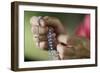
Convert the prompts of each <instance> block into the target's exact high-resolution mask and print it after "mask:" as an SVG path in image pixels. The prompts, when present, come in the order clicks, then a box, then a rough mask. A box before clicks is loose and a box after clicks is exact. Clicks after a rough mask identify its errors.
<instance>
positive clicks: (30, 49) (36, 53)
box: [24, 11, 85, 61]
mask: <svg viewBox="0 0 100 73" xmlns="http://www.w3.org/2000/svg"><path fill="white" fill-rule="evenodd" d="M32 16H53V17H57V18H58V19H59V20H60V21H61V22H62V24H63V25H64V27H65V28H66V32H67V33H68V34H69V35H73V34H74V33H75V29H76V27H77V26H78V25H79V24H80V22H82V21H83V19H84V16H85V14H76V13H54V12H36V11H24V25H25V26H24V31H25V32H24V39H25V41H24V49H25V50H24V60H25V61H43V60H48V52H47V51H44V50H41V49H39V48H37V47H36V46H35V42H34V41H33V38H32V36H33V34H32V32H31V25H30V18H31V17H32Z"/></svg>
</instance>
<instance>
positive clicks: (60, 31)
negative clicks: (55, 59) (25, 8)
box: [30, 16, 89, 60]
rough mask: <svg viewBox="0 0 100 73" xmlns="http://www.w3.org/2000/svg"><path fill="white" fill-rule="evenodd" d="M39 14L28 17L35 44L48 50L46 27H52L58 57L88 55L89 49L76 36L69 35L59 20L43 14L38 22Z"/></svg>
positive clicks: (67, 57)
mask: <svg viewBox="0 0 100 73" xmlns="http://www.w3.org/2000/svg"><path fill="white" fill-rule="evenodd" d="M39 18H40V17H39V16H33V17H32V18H31V19H30V24H31V26H32V29H31V30H32V33H33V39H34V40H35V42H36V46H37V47H39V48H40V49H43V50H48V49H47V48H48V46H47V45H48V42H47V33H48V27H49V26H50V27H52V28H53V29H54V31H55V32H54V33H53V35H54V39H55V41H54V42H55V46H56V50H57V52H58V54H59V57H60V59H62V60H63V59H69V58H84V57H89V50H88V49H87V48H86V47H84V45H83V44H82V43H80V42H79V43H77V44H76V42H78V41H80V39H78V38H77V37H70V36H69V35H68V34H67V32H65V28H64V26H63V24H62V23H61V22H60V20H59V19H58V18H56V17H50V16H44V17H43V18H42V19H41V20H40V24H39V23H38V20H39Z"/></svg>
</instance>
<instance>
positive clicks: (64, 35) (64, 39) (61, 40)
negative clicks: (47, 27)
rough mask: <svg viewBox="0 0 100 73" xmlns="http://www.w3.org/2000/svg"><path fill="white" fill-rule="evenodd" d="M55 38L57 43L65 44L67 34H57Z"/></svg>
mask: <svg viewBox="0 0 100 73" xmlns="http://www.w3.org/2000/svg"><path fill="white" fill-rule="evenodd" d="M57 40H58V42H59V43H62V44H65V45H67V41H68V35H66V34H60V35H58V37H57Z"/></svg>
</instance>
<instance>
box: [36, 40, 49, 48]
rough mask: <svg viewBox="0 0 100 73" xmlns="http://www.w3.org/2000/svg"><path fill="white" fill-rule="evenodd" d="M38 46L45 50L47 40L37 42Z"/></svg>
mask: <svg viewBox="0 0 100 73" xmlns="http://www.w3.org/2000/svg"><path fill="white" fill-rule="evenodd" d="M37 45H38V43H37ZM39 48H40V49H43V50H47V48H48V43H47V41H41V42H39Z"/></svg>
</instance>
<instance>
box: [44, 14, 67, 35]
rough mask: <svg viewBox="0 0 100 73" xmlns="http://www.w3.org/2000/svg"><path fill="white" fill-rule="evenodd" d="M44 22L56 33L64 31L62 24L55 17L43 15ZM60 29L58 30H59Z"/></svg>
mask: <svg viewBox="0 0 100 73" xmlns="http://www.w3.org/2000/svg"><path fill="white" fill-rule="evenodd" d="M43 19H44V21H45V24H46V25H48V26H52V27H53V28H54V29H55V31H56V33H57V34H60V33H66V32H65V29H64V26H63V24H62V23H61V22H60V20H59V19H58V18H56V17H50V16H45V17H43ZM59 30H60V31H59Z"/></svg>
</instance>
